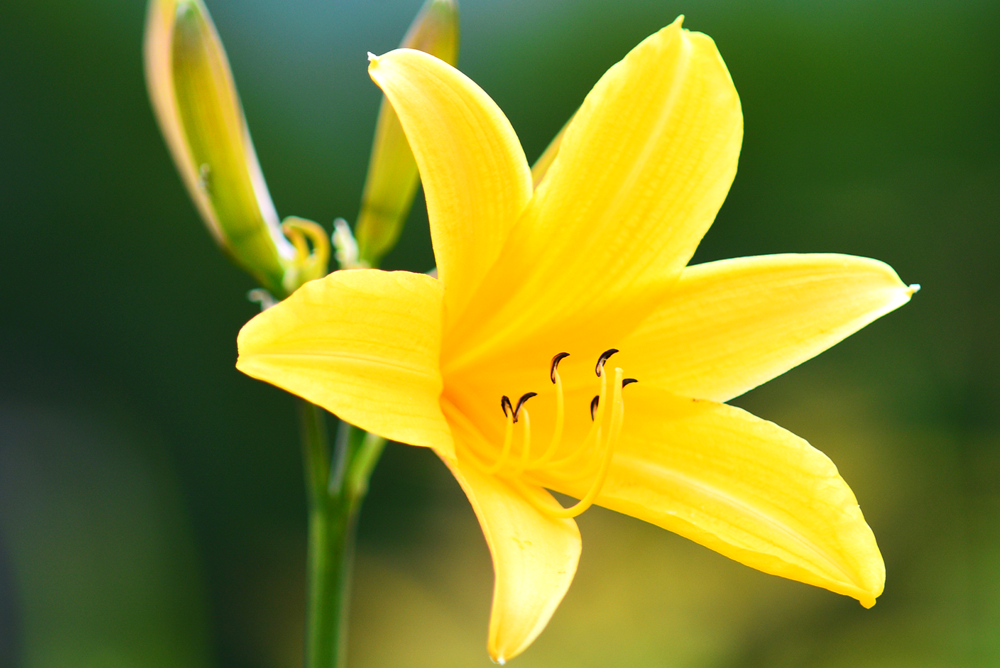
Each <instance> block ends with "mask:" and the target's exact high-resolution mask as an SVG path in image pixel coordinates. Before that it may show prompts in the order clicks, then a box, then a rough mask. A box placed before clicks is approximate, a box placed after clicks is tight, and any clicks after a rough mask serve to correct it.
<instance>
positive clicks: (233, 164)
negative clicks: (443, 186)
mask: <svg viewBox="0 0 1000 668" xmlns="http://www.w3.org/2000/svg"><path fill="white" fill-rule="evenodd" d="M145 57H146V80H147V85H148V87H149V93H150V98H151V99H152V102H153V109H154V111H155V112H156V116H157V120H158V121H159V124H160V128H161V130H162V131H163V134H164V136H165V138H166V140H167V145H168V146H169V148H170V152H171V154H172V155H173V158H174V162H175V163H176V165H177V169H178V171H180V173H181V177H182V179H183V181H184V184H185V185H186V186H187V189H188V192H189V193H190V195H191V198H192V199H193V200H194V202H195V205H196V206H197V208H198V211H199V213H201V216H202V218H203V219H204V220H205V223H206V225H207V226H208V228H209V230H210V231H211V232H212V235H213V236H214V237H215V240H216V241H217V242H218V243H219V245H220V246H221V247H222V248H223V249H224V250H225V251H226V252H227V253H228V254H229V255H230V256H231V257H232V258H233V260H234V261H235V262H236V263H237V264H239V265H240V266H241V267H243V268H244V269H246V270H247V271H248V272H249V273H250V274H252V275H253V276H254V277H255V278H256V279H257V280H258V281H259V282H260V284H261V285H263V286H264V287H265V288H267V289H268V290H270V291H271V292H272V293H274V294H275V295H277V296H279V297H281V296H284V295H287V294H289V293H290V292H291V291H292V290H294V289H295V288H297V287H298V286H299V285H301V283H297V281H298V280H299V278H300V277H302V276H305V275H313V274H317V271H318V269H317V267H316V265H315V262H314V260H315V259H318V257H319V255H322V257H323V258H324V260H323V261H324V263H325V262H326V259H325V258H326V257H328V256H329V243H328V242H327V241H326V235H325V234H323V235H322V236H323V239H324V241H323V242H315V243H316V244H322V243H324V242H325V243H326V246H325V249H326V250H325V252H318V253H317V258H312V259H309V258H307V259H305V260H304V259H303V258H302V256H301V253H300V252H299V251H298V250H297V248H296V246H295V245H293V244H292V243H290V242H289V240H288V239H286V238H285V237H284V236H283V234H282V228H281V226H280V225H279V224H278V214H277V211H275V208H274V204H273V203H272V202H271V196H270V194H269V193H268V191H267V185H266V183H265V182H264V175H263V173H262V172H261V169H260V164H259V163H258V161H257V154H256V152H255V151H254V148H253V143H252V142H251V140H250V133H249V131H248V130H247V125H246V119H245V118H244V115H243V108H242V106H241V105H240V100H239V95H238V94H237V92H236V86H235V84H234V82H233V76H232V72H231V71H230V68H229V61H228V59H227V58H226V53H225V50H224V49H223V47H222V42H221V41H220V39H219V35H218V33H217V32H216V30H215V26H214V25H213V24H212V19H211V17H210V16H209V14H208V10H207V9H206V8H205V6H204V4H203V3H202V2H201V0H151V2H150V4H149V11H148V16H147V21H146V43H145ZM314 248H315V249H316V250H317V251H320V246H319V245H315V246H314ZM303 263H305V265H308V266H305V265H304V264H303ZM322 273H325V265H324V267H323V271H322V272H320V273H319V274H318V275H322ZM314 277H315V276H314Z"/></svg>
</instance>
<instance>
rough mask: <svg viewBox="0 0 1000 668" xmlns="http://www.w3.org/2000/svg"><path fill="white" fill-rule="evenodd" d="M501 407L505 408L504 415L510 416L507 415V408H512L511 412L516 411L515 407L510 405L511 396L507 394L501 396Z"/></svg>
mask: <svg viewBox="0 0 1000 668" xmlns="http://www.w3.org/2000/svg"><path fill="white" fill-rule="evenodd" d="M500 408H502V409H503V416H504V417H508V415H507V409H508V408H509V409H510V412H511V413H513V412H514V407H513V406H511V405H510V397H508V396H507V395H506V394H505V395H503V396H502V397H500Z"/></svg>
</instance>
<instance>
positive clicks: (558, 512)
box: [517, 367, 625, 518]
mask: <svg viewBox="0 0 1000 668" xmlns="http://www.w3.org/2000/svg"><path fill="white" fill-rule="evenodd" d="M623 373H624V372H623V371H622V370H621V368H620V367H619V368H616V369H615V391H614V396H613V398H612V400H611V401H612V408H611V425H610V429H609V430H608V438H607V440H606V441H605V442H604V445H603V452H602V453H601V464H600V468H599V469H598V471H597V477H596V478H595V479H594V482H593V483H591V485H590V489H588V490H587V493H586V494H584V496H583V498H581V499H580V500H579V501H577V502H576V503H575V504H573V505H572V506H570V507H569V508H563V507H562V506H559V507H558V508H553V507H552V506H551V505H549V504H546V505H545V506H544V507H542V506H541V505H540V504H539V503H538V501H537V499H535V497H534V496H533V495H530V494H525V498H527V499H528V501H529V502H530V503H531V504H532V505H534V506H535V507H536V508H538V509H539V510H540V511H542V512H543V513H545V514H547V515H550V516H551V517H556V518H572V517H577V516H579V515H581V514H582V513H583V512H585V511H586V510H587V509H588V508H590V507H591V506H592V505H594V501H596V500H597V495H598V494H600V493H601V489H603V487H604V483H605V481H607V479H608V471H609V470H611V459H612V458H613V457H614V450H615V449H614V445H615V443H617V442H618V437H619V436H620V435H621V431H622V423H623V421H624V419H625V405H624V403H623V402H622V384H623V383H622V375H623ZM601 431H602V430H601V428H600V427H598V429H597V442H598V444H599V445H600V443H601ZM517 483H518V485H520V486H521V487H523V486H524V484H523V483H522V482H520V481H517ZM557 505H558V504H557Z"/></svg>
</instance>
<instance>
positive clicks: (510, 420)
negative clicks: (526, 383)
mask: <svg viewBox="0 0 1000 668" xmlns="http://www.w3.org/2000/svg"><path fill="white" fill-rule="evenodd" d="M504 399H507V397H504ZM500 404H501V405H504V401H503V399H501V400H500ZM506 405H507V406H509V405H510V399H507V401H506ZM506 413H507V409H506V408H504V414H506ZM513 413H514V411H511V414H510V415H507V427H506V429H505V430H504V435H503V448H502V449H501V450H500V457H499V458H498V459H497V460H496V462H494V463H493V466H490V467H487V468H486V469H485V471H483V472H484V473H486V474H487V475H494V474H495V473H498V472H499V471H500V469H502V468H503V465H504V464H506V463H507V458H508V457H509V456H510V446H511V444H512V443H513V441H514V415H513Z"/></svg>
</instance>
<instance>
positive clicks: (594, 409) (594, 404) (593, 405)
mask: <svg viewBox="0 0 1000 668" xmlns="http://www.w3.org/2000/svg"><path fill="white" fill-rule="evenodd" d="M600 403H601V395H597V396H596V397H594V398H593V399H591V400H590V421H591V422H593V421H594V413H596V412H597V405H598V404H600Z"/></svg>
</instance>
